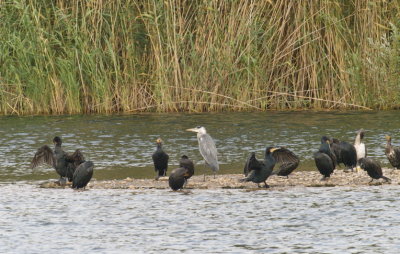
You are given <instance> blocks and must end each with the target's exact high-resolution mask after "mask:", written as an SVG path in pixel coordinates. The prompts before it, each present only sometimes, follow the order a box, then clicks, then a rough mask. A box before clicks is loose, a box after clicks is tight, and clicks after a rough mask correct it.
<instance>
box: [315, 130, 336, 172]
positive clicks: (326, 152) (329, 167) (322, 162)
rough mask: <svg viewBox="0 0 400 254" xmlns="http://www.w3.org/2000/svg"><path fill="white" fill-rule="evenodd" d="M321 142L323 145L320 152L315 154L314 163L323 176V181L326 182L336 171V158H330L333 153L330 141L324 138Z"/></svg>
mask: <svg viewBox="0 0 400 254" xmlns="http://www.w3.org/2000/svg"><path fill="white" fill-rule="evenodd" d="M321 141H322V142H323V143H321V146H320V148H319V150H318V152H316V153H314V161H315V165H316V166H317V169H318V171H319V172H320V173H321V174H322V175H323V177H322V179H321V180H326V178H329V177H330V176H331V174H332V173H333V171H334V170H335V160H336V156H334V155H333V156H330V155H331V154H333V153H332V151H331V147H330V145H329V143H330V141H329V139H328V138H326V137H325V136H324V137H322V139H321Z"/></svg>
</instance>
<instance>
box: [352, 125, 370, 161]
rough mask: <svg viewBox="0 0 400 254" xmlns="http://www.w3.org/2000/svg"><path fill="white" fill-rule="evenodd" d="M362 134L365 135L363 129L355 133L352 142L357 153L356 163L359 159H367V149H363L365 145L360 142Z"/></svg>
mask: <svg viewBox="0 0 400 254" xmlns="http://www.w3.org/2000/svg"><path fill="white" fill-rule="evenodd" d="M364 134H365V131H364V129H361V130H359V131H358V132H357V136H356V139H355V140H354V148H355V149H356V152H357V161H359V160H360V159H361V158H365V157H367V148H366V147H365V144H364V143H363V142H362V140H363V138H364Z"/></svg>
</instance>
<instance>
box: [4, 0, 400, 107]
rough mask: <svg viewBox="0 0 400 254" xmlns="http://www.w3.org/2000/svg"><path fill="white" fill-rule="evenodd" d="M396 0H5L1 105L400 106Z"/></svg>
mask: <svg viewBox="0 0 400 254" xmlns="http://www.w3.org/2000/svg"><path fill="white" fill-rule="evenodd" d="M399 13H400V3H399V2H398V1H386V0H316V1H306V0H300V1H287V0H270V1H256V0H232V1H216V0H209V1H200V0H194V1H184V0H165V1H158V0H142V1H138V0H136V1H134V0H113V1H104V0H90V1H82V0H71V1H65V0H14V1H11V0H3V1H0V38H1V39H0V114H74V113H114V112H138V111H163V112H164V111H165V112H168V111H191V112H202V111H221V110H233V111H240V110H269V109H304V108H306V109H332V108H334V109H336V108H350V109H354V108H358V109H366V108H373V109H389V108H398V107H399V105H400V75H399V74H400V54H399V53H400V32H399V28H400V21H399V20H400V14H399Z"/></svg>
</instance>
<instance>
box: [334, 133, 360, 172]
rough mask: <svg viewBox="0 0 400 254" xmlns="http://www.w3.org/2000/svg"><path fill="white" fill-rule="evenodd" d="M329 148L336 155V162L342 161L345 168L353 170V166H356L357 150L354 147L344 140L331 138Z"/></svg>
mask: <svg viewBox="0 0 400 254" xmlns="http://www.w3.org/2000/svg"><path fill="white" fill-rule="evenodd" d="M330 146H331V150H332V152H333V153H334V154H335V156H336V164H337V165H339V164H340V163H343V165H344V166H345V167H346V169H345V171H346V170H351V171H353V168H355V167H356V166H357V151H356V149H355V147H354V146H353V145H352V144H350V143H349V142H346V141H339V140H338V139H336V138H332V139H331V142H330Z"/></svg>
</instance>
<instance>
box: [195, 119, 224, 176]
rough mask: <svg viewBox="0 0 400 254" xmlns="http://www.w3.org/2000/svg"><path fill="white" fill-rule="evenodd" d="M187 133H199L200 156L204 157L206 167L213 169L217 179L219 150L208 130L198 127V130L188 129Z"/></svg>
mask: <svg viewBox="0 0 400 254" xmlns="http://www.w3.org/2000/svg"><path fill="white" fill-rule="evenodd" d="M187 131H192V132H196V133H197V141H198V142H199V151H200V154H201V156H203V159H204V161H205V162H206V165H208V166H209V167H210V168H211V169H212V171H213V173H214V179H215V173H216V172H217V171H218V170H219V165H218V158H217V148H216V147H215V143H214V140H213V139H212V138H211V136H210V135H208V134H207V131H206V128H204V127H202V126H197V127H196V128H192V129H187ZM204 178H205V175H204Z"/></svg>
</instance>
